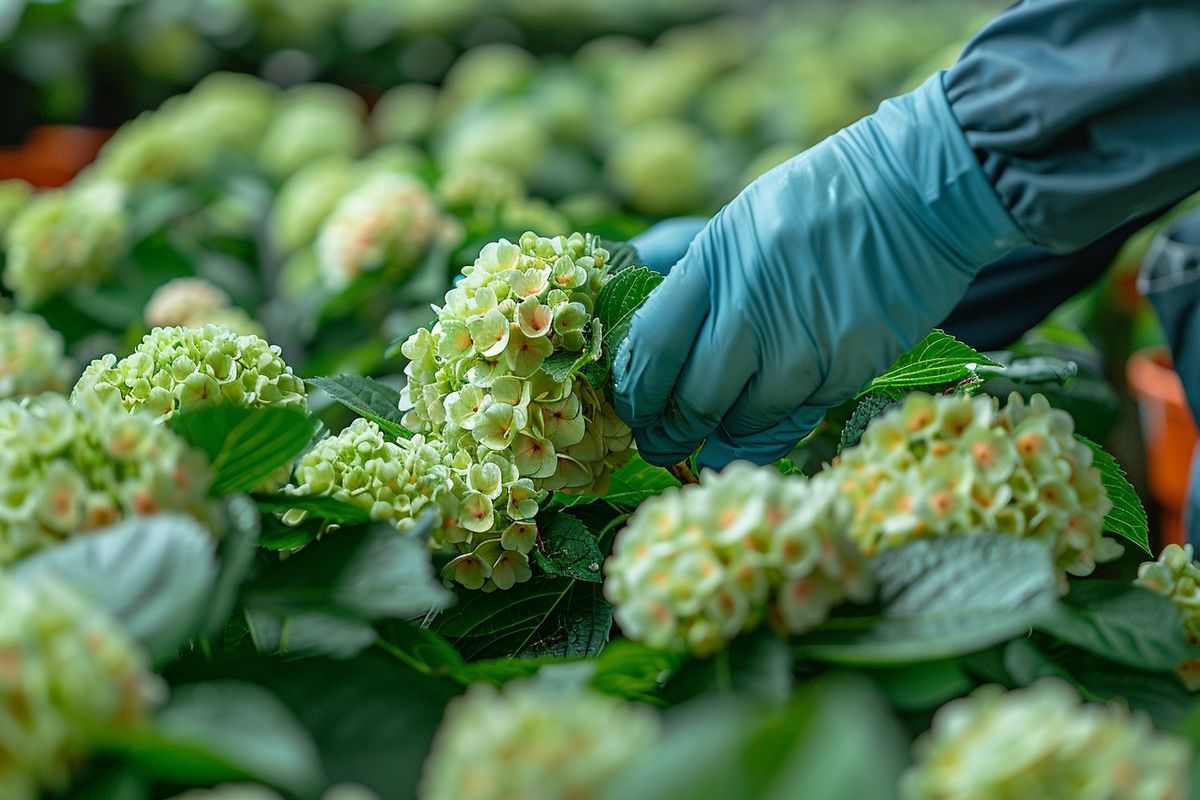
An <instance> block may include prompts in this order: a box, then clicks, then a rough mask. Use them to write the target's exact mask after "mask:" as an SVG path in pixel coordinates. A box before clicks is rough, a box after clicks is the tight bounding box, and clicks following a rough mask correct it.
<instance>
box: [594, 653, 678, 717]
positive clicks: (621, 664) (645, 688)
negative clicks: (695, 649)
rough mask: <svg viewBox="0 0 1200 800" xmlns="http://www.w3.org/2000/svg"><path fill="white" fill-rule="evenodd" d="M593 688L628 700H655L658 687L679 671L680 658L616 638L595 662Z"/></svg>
mask: <svg viewBox="0 0 1200 800" xmlns="http://www.w3.org/2000/svg"><path fill="white" fill-rule="evenodd" d="M594 663H595V665H596V671H595V673H594V674H593V675H592V687H593V688H594V689H596V690H598V691H601V692H604V693H605V694H612V695H617V696H620V697H625V698H628V699H630V700H643V701H647V702H661V701H658V700H656V698H655V695H656V694H657V693H658V689H659V686H660V685H661V683H662V682H663V680H665V679H666V678H667V677H668V676H670V675H672V674H674V673H675V672H676V671H678V670H679V668H680V666H681V665H682V663H683V656H681V655H679V654H678V653H674V652H671V651H668V650H655V649H654V648H652V647H647V646H646V645H644V644H639V643H638V642H634V641H631V640H629V639H615V640H613V641H612V642H609V644H608V646H607V647H605V648H604V650H603V651H601V653H600V655H598V656H597V657H596V659H595V662H594Z"/></svg>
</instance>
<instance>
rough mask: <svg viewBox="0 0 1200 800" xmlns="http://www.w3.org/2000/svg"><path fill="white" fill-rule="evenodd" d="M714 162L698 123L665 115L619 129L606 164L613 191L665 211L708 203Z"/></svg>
mask: <svg viewBox="0 0 1200 800" xmlns="http://www.w3.org/2000/svg"><path fill="white" fill-rule="evenodd" d="M712 163H713V158H712V153H711V144H710V143H709V142H708V141H707V140H706V139H705V138H704V136H703V135H702V134H701V133H700V132H699V131H698V130H696V128H694V127H693V126H691V125H689V124H687V123H684V122H680V121H677V120H664V121H656V122H650V123H647V124H645V125H642V126H639V127H636V128H629V129H628V130H625V131H623V132H622V133H621V135H620V136H619V137H617V140H616V142H615V143H614V144H613V150H612V153H611V155H610V156H609V159H608V162H607V164H606V167H605V168H606V176H607V178H608V182H609V184H610V185H611V186H612V188H613V190H614V191H616V193H617V194H619V195H620V196H621V197H622V198H624V200H625V201H626V202H627V203H629V204H630V205H631V206H633V208H635V209H636V210H638V211H641V212H644V213H647V214H655V215H658V216H669V215H671V214H686V213H688V212H691V211H695V210H696V209H697V208H703V207H705V206H706V205H707V204H708V202H709V200H710V196H711V190H712V187H711V185H710V181H711V175H712Z"/></svg>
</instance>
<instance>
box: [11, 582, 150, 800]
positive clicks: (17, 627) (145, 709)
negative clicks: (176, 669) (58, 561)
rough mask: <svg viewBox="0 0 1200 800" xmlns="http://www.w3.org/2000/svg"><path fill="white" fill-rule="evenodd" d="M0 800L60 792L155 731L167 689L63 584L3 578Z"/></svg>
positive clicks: (122, 637) (115, 630)
mask: <svg viewBox="0 0 1200 800" xmlns="http://www.w3.org/2000/svg"><path fill="white" fill-rule="evenodd" d="M0 609H3V613H0V797H4V798H9V800H33V798H36V797H39V796H41V792H42V791H48V792H61V791H63V790H64V789H66V788H67V785H68V783H69V781H70V778H71V775H72V773H73V772H75V771H76V770H77V769H78V767H79V766H80V765H81V764H82V763H83V761H84V760H85V759H86V758H87V756H88V754H89V752H90V751H91V750H92V749H93V748H94V747H95V746H97V745H98V744H99V743H101V742H102V741H105V740H110V739H111V737H112V736H113V735H115V734H120V733H132V732H135V731H137V730H138V729H140V728H143V727H145V726H146V725H147V723H148V721H149V714H150V711H151V710H152V708H153V706H154V705H156V704H157V702H158V701H159V700H161V699H162V697H163V694H164V692H165V688H166V687H165V686H164V685H163V684H162V683H161V681H160V680H159V679H158V677H157V676H155V675H154V674H153V673H151V672H150V665H149V662H148V659H147V658H146V656H145V654H144V653H142V651H141V650H140V648H138V646H137V645H136V644H135V643H134V642H133V641H132V640H130V638H129V637H128V636H127V635H126V634H125V632H124V631H122V630H121V629H120V628H119V627H118V626H117V625H116V624H115V623H114V622H112V621H111V620H109V619H108V618H107V617H105V616H103V615H102V614H100V613H99V612H98V611H96V609H95V608H94V607H93V606H91V605H89V604H88V603H87V602H85V601H84V600H83V599H81V598H80V597H78V596H77V595H75V594H74V592H72V591H70V590H69V589H68V588H67V587H66V586H65V585H63V584H61V583H58V582H57V581H54V580H50V579H46V578H41V579H35V580H33V581H20V580H16V579H13V578H10V577H8V576H5V575H4V574H3V573H0Z"/></svg>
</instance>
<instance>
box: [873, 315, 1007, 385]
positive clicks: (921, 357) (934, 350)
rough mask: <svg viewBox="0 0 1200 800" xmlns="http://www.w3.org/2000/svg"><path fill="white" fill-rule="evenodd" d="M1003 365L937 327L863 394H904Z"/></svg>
mask: <svg viewBox="0 0 1200 800" xmlns="http://www.w3.org/2000/svg"><path fill="white" fill-rule="evenodd" d="M999 366H1001V365H1000V364H998V363H997V362H995V361H993V360H992V359H990V358H988V357H987V356H985V355H983V354H982V353H980V352H978V351H976V350H975V349H974V348H972V347H970V346H969V345H966V344H963V343H962V342H960V341H959V340H958V339H955V338H954V337H953V336H951V335H949V334H947V333H943V332H942V331H940V330H937V329H935V330H933V331H932V332H931V333H930V334H929V335H928V336H926V337H925V338H924V339H923V340H922V341H921V342H920V344H918V345H917V346H916V347H914V348H913V349H912V350H909V351H908V352H907V353H905V354H903V355H902V356H900V357H899V358H898V359H896V362H895V363H894V364H892V366H891V367H889V368H888V370H887V371H886V372H884V373H883V374H882V375H880V376H879V377H877V378H875V379H874V380H873V381H871V382H870V383H869V384H868V385H867V388H866V389H864V390H863V391H862V392H861V393H860V394H859V397H863V396H865V395H867V394H869V393H870V392H883V393H885V394H889V395H891V396H893V397H900V396H902V395H903V394H905V393H906V392H910V391H912V390H914V389H923V388H929V387H941V386H945V385H947V384H955V383H958V382H960V381H963V380H966V379H968V378H973V377H976V371H977V370H978V368H979V367H999Z"/></svg>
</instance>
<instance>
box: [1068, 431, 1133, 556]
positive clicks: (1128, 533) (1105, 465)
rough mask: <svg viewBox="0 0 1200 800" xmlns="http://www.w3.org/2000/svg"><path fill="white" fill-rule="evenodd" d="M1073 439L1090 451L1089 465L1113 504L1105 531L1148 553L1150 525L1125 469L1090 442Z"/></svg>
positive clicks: (1105, 524) (1099, 447)
mask: <svg viewBox="0 0 1200 800" xmlns="http://www.w3.org/2000/svg"><path fill="white" fill-rule="evenodd" d="M1075 438H1077V439H1079V440H1080V441H1081V442H1084V443H1085V444H1087V446H1088V447H1090V448H1092V453H1093V461H1092V463H1093V465H1094V466H1095V467H1096V469H1098V470H1100V481H1101V482H1102V483H1103V484H1104V491H1105V493H1106V494H1107V495H1108V499H1109V500H1111V501H1112V504H1113V507H1112V511H1109V512H1108V516H1106V517H1105V518H1104V529H1105V530H1107V531H1109V532H1111V533H1115V534H1116V535H1118V536H1120V537H1121V538H1122V539H1127V540H1129V541H1131V542H1133V543H1134V544H1135V545H1137V546H1138V547H1139V548H1141V549H1142V550H1143V551H1144V552H1146V553H1148V554H1149V553H1150V523H1149V521H1148V520H1147V519H1146V509H1145V508H1144V507H1143V506H1142V501H1141V499H1140V498H1139V497H1138V496H1137V492H1136V491H1135V490H1134V488H1133V484H1131V483H1130V482H1129V478H1128V477H1126V475H1125V470H1124V469H1123V468H1122V467H1121V465H1120V464H1118V463H1117V460H1116V459H1115V458H1113V457H1112V456H1110V455H1109V454H1108V453H1106V452H1105V451H1104V448H1102V447H1101V446H1100V445H1098V444H1096V443H1095V442H1093V441H1092V440H1091V439H1088V438H1087V437H1085V436H1079V435H1076V437H1075Z"/></svg>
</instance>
